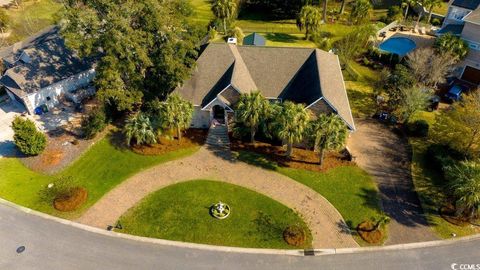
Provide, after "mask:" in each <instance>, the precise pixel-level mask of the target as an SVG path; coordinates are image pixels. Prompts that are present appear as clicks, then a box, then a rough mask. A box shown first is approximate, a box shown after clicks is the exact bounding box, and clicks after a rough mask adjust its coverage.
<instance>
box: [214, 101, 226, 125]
mask: <svg viewBox="0 0 480 270" xmlns="http://www.w3.org/2000/svg"><path fill="white" fill-rule="evenodd" d="M212 113H213V119H214V120H216V121H218V122H219V123H221V124H225V108H223V107H222V106H220V105H215V106H213V108H212Z"/></svg>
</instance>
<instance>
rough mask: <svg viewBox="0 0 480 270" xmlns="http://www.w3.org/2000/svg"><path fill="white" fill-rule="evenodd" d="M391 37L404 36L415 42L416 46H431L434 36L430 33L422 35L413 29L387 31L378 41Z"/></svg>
mask: <svg viewBox="0 0 480 270" xmlns="http://www.w3.org/2000/svg"><path fill="white" fill-rule="evenodd" d="M392 37H406V38H409V39H411V40H413V41H414V42H415V44H416V45H417V48H425V47H431V46H433V44H434V43H435V37H434V36H430V35H422V34H418V33H414V32H413V31H387V33H386V36H385V38H378V39H377V41H379V42H380V43H381V42H383V41H385V40H387V39H389V38H392Z"/></svg>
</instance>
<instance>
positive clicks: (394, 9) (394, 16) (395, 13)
mask: <svg viewBox="0 0 480 270" xmlns="http://www.w3.org/2000/svg"><path fill="white" fill-rule="evenodd" d="M402 19H403V10H402V9H401V8H400V6H390V7H389V8H388V12H387V18H386V21H383V22H385V23H391V22H393V21H402Z"/></svg>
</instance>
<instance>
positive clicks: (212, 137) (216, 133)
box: [206, 121, 230, 148]
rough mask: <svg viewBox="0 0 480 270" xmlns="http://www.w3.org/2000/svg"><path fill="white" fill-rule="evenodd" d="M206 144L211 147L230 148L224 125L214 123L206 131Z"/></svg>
mask: <svg viewBox="0 0 480 270" xmlns="http://www.w3.org/2000/svg"><path fill="white" fill-rule="evenodd" d="M206 144H207V145H208V146H213V147H220V148H230V139H229V138H228V129H227V127H226V125H225V124H220V123H218V122H216V121H214V122H213V123H212V125H211V126H210V129H209V130H208V136H207V141H206Z"/></svg>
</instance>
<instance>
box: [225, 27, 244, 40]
mask: <svg viewBox="0 0 480 270" xmlns="http://www.w3.org/2000/svg"><path fill="white" fill-rule="evenodd" d="M228 37H234V38H236V39H237V42H238V43H242V42H243V38H244V37H245V34H243V31H242V28H240V27H235V28H233V29H230V30H229V31H228Z"/></svg>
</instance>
